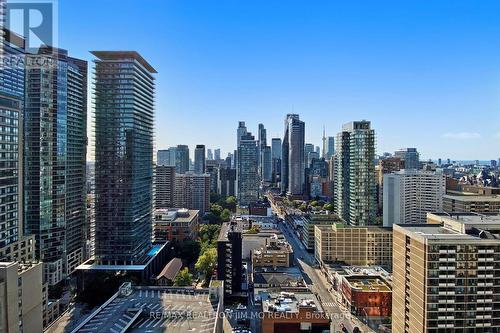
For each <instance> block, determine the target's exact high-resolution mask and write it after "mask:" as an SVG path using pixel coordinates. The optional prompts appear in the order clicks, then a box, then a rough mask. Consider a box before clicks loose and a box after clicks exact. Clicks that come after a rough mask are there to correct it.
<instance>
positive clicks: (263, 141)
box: [257, 124, 267, 180]
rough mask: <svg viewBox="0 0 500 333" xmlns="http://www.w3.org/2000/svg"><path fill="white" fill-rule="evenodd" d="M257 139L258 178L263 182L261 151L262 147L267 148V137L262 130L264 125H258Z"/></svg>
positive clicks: (264, 130)
mask: <svg viewBox="0 0 500 333" xmlns="http://www.w3.org/2000/svg"><path fill="white" fill-rule="evenodd" d="M257 134H258V138H257V154H258V159H259V160H258V163H259V177H260V179H261V180H264V169H263V166H262V159H263V156H262V151H263V150H264V147H266V146H267V135H266V129H265V128H264V124H259V131H258V133H257Z"/></svg>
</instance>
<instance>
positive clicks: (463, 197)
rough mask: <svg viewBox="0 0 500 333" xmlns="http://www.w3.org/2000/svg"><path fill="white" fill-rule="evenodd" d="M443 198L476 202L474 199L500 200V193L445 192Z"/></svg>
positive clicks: (483, 200)
mask: <svg viewBox="0 0 500 333" xmlns="http://www.w3.org/2000/svg"><path fill="white" fill-rule="evenodd" d="M443 198H446V199H453V200H458V201H464V202H474V201H481V202H500V195H497V194H493V195H480V194H475V193H474V194H466V193H461V194H445V195H443Z"/></svg>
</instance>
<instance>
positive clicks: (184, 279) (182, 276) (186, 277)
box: [174, 267, 193, 287]
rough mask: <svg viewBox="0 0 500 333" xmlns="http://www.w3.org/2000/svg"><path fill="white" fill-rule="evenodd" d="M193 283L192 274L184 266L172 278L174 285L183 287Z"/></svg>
mask: <svg viewBox="0 0 500 333" xmlns="http://www.w3.org/2000/svg"><path fill="white" fill-rule="evenodd" d="M192 284H193V274H191V273H189V269H188V268H187V267H184V268H183V269H181V270H180V271H179V273H178V274H177V276H176V277H175V279H174V286H178V287H185V286H190V285H192Z"/></svg>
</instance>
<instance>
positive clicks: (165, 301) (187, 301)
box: [71, 287, 217, 333]
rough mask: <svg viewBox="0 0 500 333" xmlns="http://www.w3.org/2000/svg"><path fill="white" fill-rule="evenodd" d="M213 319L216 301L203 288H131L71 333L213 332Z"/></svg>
mask: <svg viewBox="0 0 500 333" xmlns="http://www.w3.org/2000/svg"><path fill="white" fill-rule="evenodd" d="M216 319H217V303H216V301H211V300H210V299H209V296H208V290H206V289H203V290H195V289H183V288H168V287H133V288H132V292H131V293H130V294H129V295H128V296H124V295H122V294H120V293H117V294H115V295H114V296H113V297H112V298H110V299H109V300H108V301H107V302H106V303H104V304H103V305H102V306H101V307H99V308H98V309H97V310H96V311H94V312H93V313H92V314H91V315H90V316H89V317H87V318H86V319H85V321H83V322H82V323H81V324H80V325H79V326H77V327H76V328H75V329H73V330H72V331H71V333H77V332H78V333H85V332H87V333H89V332H110V333H119V332H125V331H126V332H128V333H139V332H148V333H160V332H165V333H166V332H190V331H193V332H198V333H212V332H213V330H214V327H215V324H216Z"/></svg>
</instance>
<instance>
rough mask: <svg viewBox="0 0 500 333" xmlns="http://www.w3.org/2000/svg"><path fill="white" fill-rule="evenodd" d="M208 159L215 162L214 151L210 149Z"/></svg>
mask: <svg viewBox="0 0 500 333" xmlns="http://www.w3.org/2000/svg"><path fill="white" fill-rule="evenodd" d="M195 159H196V156H195ZM207 159H208V160H213V159H214V155H213V153H212V149H208V150H207Z"/></svg>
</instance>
